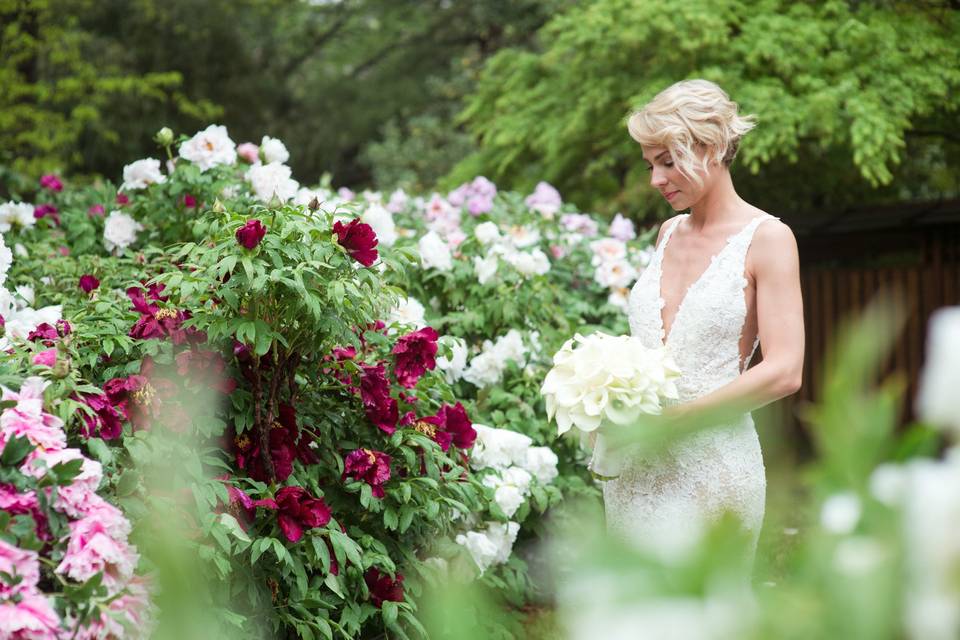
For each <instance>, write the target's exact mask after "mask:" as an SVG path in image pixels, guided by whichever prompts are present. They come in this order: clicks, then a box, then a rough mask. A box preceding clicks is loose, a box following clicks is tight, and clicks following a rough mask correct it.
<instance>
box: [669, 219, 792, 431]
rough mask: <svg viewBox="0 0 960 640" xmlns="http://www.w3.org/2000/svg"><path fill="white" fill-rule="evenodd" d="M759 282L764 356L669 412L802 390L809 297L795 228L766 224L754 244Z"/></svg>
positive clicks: (747, 405)
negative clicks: (804, 296) (804, 287)
mask: <svg viewBox="0 0 960 640" xmlns="http://www.w3.org/2000/svg"><path fill="white" fill-rule="evenodd" d="M751 257H752V267H753V273H754V277H755V279H756V283H757V285H756V286H757V324H758V332H759V336H760V343H761V344H762V345H763V361H762V362H760V363H759V364H758V365H757V366H755V367H752V368H750V369H748V370H747V371H745V372H744V373H743V374H742V375H740V376H738V377H737V378H736V379H735V380H733V381H731V382H729V383H728V384H726V385H724V386H722V387H720V388H719V389H716V390H715V391H713V392H711V393H708V394H707V395H705V396H702V397H700V398H698V399H696V400H694V401H692V402H688V403H686V404H682V405H676V407H674V408H673V410H671V411H669V412H668V414H669V415H678V416H679V415H688V414H690V413H692V412H698V411H701V410H709V409H716V408H719V407H724V406H730V408H731V409H734V410H736V411H743V412H745V411H752V410H754V409H757V408H759V407H762V406H764V405H766V404H769V403H771V402H773V401H774V400H779V399H780V398H783V397H785V396H789V395H791V394H793V393H796V392H797V390H798V389H800V382H801V378H802V376H803V353H804V333H803V300H802V298H801V294H800V259H799V255H798V252H797V241H796V239H795V238H794V237H793V232H792V231H790V227H788V226H787V225H785V224H783V223H781V222H766V223H764V224H761V225H760V227H759V228H758V229H757V231H756V235H755V236H754V241H753V245H752V247H751Z"/></svg>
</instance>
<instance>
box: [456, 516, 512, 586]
mask: <svg viewBox="0 0 960 640" xmlns="http://www.w3.org/2000/svg"><path fill="white" fill-rule="evenodd" d="M519 532H520V525H519V524H517V523H516V522H505V523H503V522H487V523H486V528H484V529H483V530H481V531H468V532H466V533H461V534H460V535H458V536H457V538H456V542H457V544H459V545H462V546H464V547H466V549H467V551H468V552H469V553H470V557H472V558H473V561H474V562H475V563H476V564H477V567H479V568H480V574H481V575H482V574H483V572H484V571H486V570H487V569H488V568H489V567H491V566H493V565H496V564H503V563H504V562H506V561H507V560H509V559H510V553H511V552H512V551H513V543H514V542H516V541H517V533H519Z"/></svg>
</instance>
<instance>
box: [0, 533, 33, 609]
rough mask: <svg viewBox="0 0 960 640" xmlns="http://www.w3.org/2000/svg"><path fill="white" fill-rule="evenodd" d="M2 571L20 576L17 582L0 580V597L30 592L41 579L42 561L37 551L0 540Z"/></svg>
mask: <svg viewBox="0 0 960 640" xmlns="http://www.w3.org/2000/svg"><path fill="white" fill-rule="evenodd" d="M0 572H3V573H6V574H9V575H11V576H13V577H19V578H20V582H18V583H17V584H13V585H11V584H8V583H7V582H6V581H4V580H0V598H2V599H7V598H10V596H13V595H18V594H25V593H29V592H31V591H33V590H35V589H36V588H37V582H38V581H39V580H40V561H39V560H38V559H37V552H36V551H27V550H25V549H21V548H20V547H15V546H13V545H12V544H9V543H7V542H4V541H3V540H0Z"/></svg>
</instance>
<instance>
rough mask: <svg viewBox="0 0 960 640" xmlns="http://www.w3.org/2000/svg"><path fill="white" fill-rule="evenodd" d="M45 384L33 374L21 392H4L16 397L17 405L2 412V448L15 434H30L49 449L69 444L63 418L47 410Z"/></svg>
mask: <svg viewBox="0 0 960 640" xmlns="http://www.w3.org/2000/svg"><path fill="white" fill-rule="evenodd" d="M45 386H46V383H45V381H44V380H43V379H42V378H38V377H31V378H27V379H26V380H24V381H23V385H22V386H21V387H20V393H14V392H13V391H10V390H4V391H3V399H4V400H14V401H16V403H17V404H16V406H14V407H10V408H9V409H5V410H4V411H3V413H2V414H0V450H2V449H3V447H4V446H6V443H7V441H8V440H9V439H10V438H11V437H12V436H18V437H26V438H28V439H29V440H30V442H31V443H33V444H34V445H36V446H39V447H40V448H42V449H44V450H46V451H55V450H58V449H63V448H64V447H65V446H66V444H67V439H66V435H65V434H64V432H63V421H62V420H60V418H57V417H56V416H52V415H50V414H48V413H44V411H43V389H44V388H45Z"/></svg>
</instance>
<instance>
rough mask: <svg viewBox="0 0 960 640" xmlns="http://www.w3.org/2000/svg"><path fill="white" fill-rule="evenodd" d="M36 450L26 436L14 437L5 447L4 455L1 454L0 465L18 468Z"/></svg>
mask: <svg viewBox="0 0 960 640" xmlns="http://www.w3.org/2000/svg"><path fill="white" fill-rule="evenodd" d="M35 448H36V445H34V444H33V443H32V442H30V439H29V438H28V437H26V436H13V437H12V438H10V439H9V440H7V444H6V446H4V447H3V453H2V454H0V463H3V464H4V465H5V466H10V467H16V466H19V464H20V463H21V462H23V460H24V458H26V457H27V456H28V455H29V454H30V452H31V451H33V450H34V449H35Z"/></svg>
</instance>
